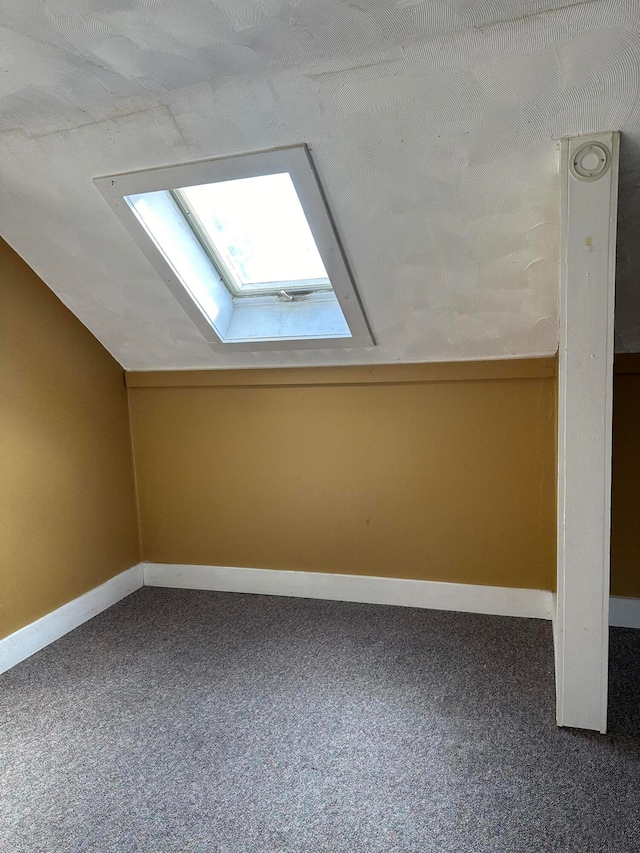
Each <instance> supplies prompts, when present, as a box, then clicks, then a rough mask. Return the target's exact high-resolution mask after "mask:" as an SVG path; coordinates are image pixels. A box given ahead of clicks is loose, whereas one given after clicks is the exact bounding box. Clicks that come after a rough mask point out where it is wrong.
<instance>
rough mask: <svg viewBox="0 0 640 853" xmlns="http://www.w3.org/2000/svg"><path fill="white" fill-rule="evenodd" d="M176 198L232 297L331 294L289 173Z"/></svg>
mask: <svg viewBox="0 0 640 853" xmlns="http://www.w3.org/2000/svg"><path fill="white" fill-rule="evenodd" d="M173 194H174V197H175V198H176V200H177V202H178V204H179V206H180V208H181V209H182V211H183V213H184V214H185V216H186V217H187V218H188V220H189V221H190V223H191V227H192V228H193V229H194V231H195V232H196V234H197V235H198V237H199V238H200V240H201V242H202V243H203V245H204V247H205V248H206V249H207V250H208V251H209V252H210V254H211V257H212V260H214V263H215V264H216V266H218V267H219V270H220V272H221V273H222V275H223V277H224V279H225V284H226V285H227V286H228V288H229V290H230V291H231V292H232V293H233V294H234V295H236V296H240V295H244V294H248V293H262V294H265V293H271V294H274V293H275V294H277V293H279V292H280V291H282V290H285V291H286V292H293V291H296V290H308V291H314V290H330V289H331V282H330V281H329V276H328V275H327V271H326V270H325V268H324V264H323V263H322V258H321V257H320V253H319V252H318V247H317V246H316V243H315V240H314V239H313V235H312V233H311V229H310V228H309V223H308V222H307V218H306V216H305V215H304V211H303V209H302V205H301V204H300V199H299V198H298V194H297V193H296V190H295V187H294V185H293V181H292V180H291V175H290V174H289V173H287V172H285V173H280V174H276V175H258V176H256V177H253V178H240V179H239V180H236V181H223V182H221V183H216V184H201V185H200V186H195V187H182V188H181V189H178V190H174V191H173Z"/></svg>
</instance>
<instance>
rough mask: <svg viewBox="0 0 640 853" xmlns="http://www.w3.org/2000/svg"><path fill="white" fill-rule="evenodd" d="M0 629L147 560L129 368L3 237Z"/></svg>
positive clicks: (0, 289)
mask: <svg viewBox="0 0 640 853" xmlns="http://www.w3.org/2000/svg"><path fill="white" fill-rule="evenodd" d="M0 483H1V484H2V485H1V487H0V637H3V636H5V635H7V634H10V633H12V632H13V631H15V630H17V629H18V628H20V627H22V626H23V625H26V624H27V623H29V622H32V621H33V620H34V619H38V618H39V617H40V616H43V615H44V614H45V613H48V612H49V611H51V610H53V609H55V608H56V607H59V606H60V605H62V604H64V603H65V602H67V601H69V600H70V599H72V598H75V597H76V596H78V595H81V594H82V593H84V592H86V591H87V590H89V589H91V588H92V587H94V586H97V585H98V584H100V583H103V582H104V581H106V580H107V579H109V578H110V577H112V576H113V575H115V574H117V573H118V572H120V571H123V570H124V569H128V568H129V567H130V566H132V565H134V564H135V563H137V562H138V561H139V545H138V531H137V519H136V506H135V495H134V485H133V469H132V460H131V444H130V433H129V420H128V412H127V394H126V389H125V385H124V378H123V371H122V368H121V367H120V366H119V365H118V364H117V363H116V362H115V361H114V360H113V359H112V358H111V356H110V355H109V354H108V353H107V352H106V350H105V349H104V348H103V347H102V346H101V345H100V344H99V343H98V342H97V341H96V339H95V338H94V337H93V336H92V335H91V334H90V333H89V332H88V331H87V330H86V329H85V328H84V327H83V326H82V325H81V323H80V322H79V321H78V320H77V319H76V318H75V317H74V316H73V315H72V314H71V313H70V312H69V311H68V310H67V309H66V308H65V307H64V306H63V305H62V303H61V302H60V301H59V300H58V299H57V298H56V297H55V296H54V294H53V293H52V292H51V291H50V290H49V289H48V288H47V287H46V286H45V285H44V284H43V283H42V282H41V281H40V279H39V278H38V277H37V276H36V275H35V273H34V272H32V270H31V269H29V267H28V266H27V265H26V264H25V263H24V262H23V261H22V260H21V259H20V258H19V257H18V256H17V255H16V254H15V253H14V252H13V251H12V250H11V249H10V248H9V247H8V246H7V245H6V243H3V242H2V241H0Z"/></svg>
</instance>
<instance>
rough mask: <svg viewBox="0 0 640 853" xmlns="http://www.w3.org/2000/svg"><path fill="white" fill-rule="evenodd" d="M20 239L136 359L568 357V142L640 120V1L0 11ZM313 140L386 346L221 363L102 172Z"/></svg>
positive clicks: (7, 191)
mask: <svg viewBox="0 0 640 853" xmlns="http://www.w3.org/2000/svg"><path fill="white" fill-rule="evenodd" d="M0 56H1V57H2V60H1V65H2V73H0V234H2V236H3V237H5V239H6V240H7V241H8V242H9V243H10V244H11V245H12V246H13V247H14V248H15V249H16V250H17V251H18V252H19V253H20V254H21V255H22V256H23V257H24V258H25V260H26V261H27V262H28V263H29V264H30V265H31V266H32V267H33V268H34V269H35V270H36V272H37V273H39V274H40V275H41V277H42V278H43V279H44V281H45V282H46V283H47V284H48V285H49V286H50V287H51V288H52V289H53V290H54V291H55V292H56V293H57V294H58V295H59V296H60V298H61V299H62V300H63V302H64V303H65V304H66V305H68V306H69V307H70V308H71V310H72V311H73V312H74V313H75V314H76V315H77V316H78V317H79V318H80V319H81V320H82V321H83V322H84V323H85V324H86V326H88V328H89V329H90V330H91V331H92V332H93V333H94V334H95V335H96V336H97V337H98V339H99V340H101V341H102V342H103V343H104V344H105V346H106V347H107V348H108V349H109V350H110V352H111V353H112V354H113V355H114V356H115V357H116V358H117V359H118V360H119V361H120V363H121V364H122V365H123V366H124V367H125V368H128V369H167V368H206V367H242V366H268V365H274V366H282V365H290V364H340V363H351V364H353V363H368V362H394V361H401V362H402V361H439V360H459V359H480V358H501V357H520V356H530V355H549V354H552V353H554V352H555V351H556V347H557V298H558V251H559V249H558V242H559V189H558V177H557V173H558V144H557V141H558V139H559V138H560V137H562V136H564V135H573V134H581V133H588V132H593V131H599V130H610V129H620V130H622V131H623V133H624V135H623V144H622V184H621V205H620V215H621V228H620V240H619V244H620V245H619V288H618V303H617V305H618V317H617V348H618V349H619V350H623V351H625V350H627V351H633V350H638V349H640V291H639V286H638V279H639V275H638V274H639V272H640V240H639V230H640V189H637V188H636V187H637V186H638V185H639V184H640V99H639V85H640V0H585V2H569V1H568V0H425V2H419V0H180V2H176V0H45V2H42V0H20V2H17V0H0ZM301 142H306V143H307V144H308V145H309V146H310V148H311V151H312V154H313V157H314V160H315V163H316V166H317V169H318V173H319V176H320V179H321V182H322V184H323V187H324V190H325V192H326V195H327V198H328V201H329V204H330V207H331V209H332V212H333V214H334V217H335V220H336V223H337V226H338V230H339V232H340V234H341V236H342V239H343V241H344V244H345V248H346V254H347V256H348V259H349V262H350V264H351V266H352V269H353V272H354V277H355V280H356V284H357V287H358V289H359V292H360V295H361V298H362V302H363V304H364V307H365V310H366V313H367V316H368V319H369V322H370V324H371V327H372V330H373V333H374V335H375V338H376V340H377V342H378V345H377V346H376V347H374V348H371V349H356V348H353V349H345V350H340V349H338V350H337V349H332V350H311V351H309V350H307V351H297V352H296V351H294V352H291V351H289V352H260V353H239V352H233V353H222V354H220V353H214V352H213V350H212V349H211V348H210V347H209V346H208V344H207V343H206V342H205V341H204V339H203V338H202V337H201V335H200V333H199V332H198V330H197V329H196V327H195V326H194V325H193V323H192V322H191V320H190V319H189V318H188V316H187V315H186V314H185V313H184V311H183V309H182V308H181V307H180V305H179V304H178V302H177V301H176V300H175V299H174V297H173V296H172V295H171V293H170V292H169V290H168V289H167V288H166V286H165V285H164V284H163V282H162V281H161V280H160V278H159V276H158V275H157V274H156V272H155V271H154V270H153V268H152V267H151V265H150V264H149V262H148V261H147V260H146V259H145V257H144V256H143V254H142V253H141V251H140V250H139V249H138V247H137V246H136V245H135V244H134V242H133V240H132V239H131V237H130V236H129V235H128V234H127V232H126V231H125V230H124V228H123V226H122V225H121V224H120V222H119V221H118V220H117V219H116V217H115V215H114V214H113V212H112V211H111V210H110V208H109V207H108V205H107V204H106V202H105V201H104V199H103V198H102V197H101V195H100V193H99V192H98V190H97V189H96V188H95V187H94V184H93V178H94V177H96V176H99V175H106V174H113V173H120V172H127V171H132V170H138V169H146V168H151V167H156V166H164V165H169V164H175V163H180V162H188V161H191V160H197V159H202V158H208V157H219V156H223V155H229V154H236V153H242V152H248V151H255V150H261V149H268V148H272V147H277V146H283V145H292V144H295V143H301Z"/></svg>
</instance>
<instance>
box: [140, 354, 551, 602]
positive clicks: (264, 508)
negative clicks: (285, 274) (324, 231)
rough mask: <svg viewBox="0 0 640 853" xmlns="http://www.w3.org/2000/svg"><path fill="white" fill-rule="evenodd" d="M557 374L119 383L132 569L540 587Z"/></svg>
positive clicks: (220, 377)
mask: <svg viewBox="0 0 640 853" xmlns="http://www.w3.org/2000/svg"><path fill="white" fill-rule="evenodd" d="M554 367H555V360H554V359H541V360H538V361H528V362H513V361H511V362H499V363H495V362H494V363H485V364H484V365H483V364H479V365H478V364H476V365H474V364H471V365H470V364H462V365H451V364H448V365H433V364H432V365H420V366H412V365H408V366H407V365H405V366H395V367H394V366H386V367H379V368H361V369H358V368H325V369H308V370H307V369H298V370H278V371H221V372H217V373H212V372H208V371H207V372H202V373H191V374H189V373H187V374H159V373H154V374H128V381H129V385H130V388H129V394H130V408H131V424H132V431H133V442H134V455H135V459H136V470H137V473H138V487H139V500H140V519H141V530H142V540H143V554H144V558H145V559H146V560H149V561H155V562H174V563H196V564H205V565H206V564H210V565H225V566H251V567H264V568H276V569H303V570H307V571H336V572H346V573H353V574H372V575H384V576H394V577H411V578H426V579H430V580H443V581H455V582H463V583H477V584H490V585H504V586H517V587H532V588H546V589H550V588H552V587H553V585H554V577H555V387H556V380H555V378H554V377H553V372H554ZM498 377H504V378H498ZM306 383H311V384H306ZM184 384H187V385H189V386H190V387H180V385H184ZM154 385H155V386H156V387H149V386H154ZM198 385H199V386H200V387H196V386H198ZM145 386H146V387H145Z"/></svg>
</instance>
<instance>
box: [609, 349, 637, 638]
mask: <svg viewBox="0 0 640 853" xmlns="http://www.w3.org/2000/svg"><path fill="white" fill-rule="evenodd" d="M634 354H635V353H634ZM609 625H612V626H614V627H616V628H640V598H623V597H622V596H618V595H612V596H611V599H610V603H609Z"/></svg>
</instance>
